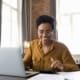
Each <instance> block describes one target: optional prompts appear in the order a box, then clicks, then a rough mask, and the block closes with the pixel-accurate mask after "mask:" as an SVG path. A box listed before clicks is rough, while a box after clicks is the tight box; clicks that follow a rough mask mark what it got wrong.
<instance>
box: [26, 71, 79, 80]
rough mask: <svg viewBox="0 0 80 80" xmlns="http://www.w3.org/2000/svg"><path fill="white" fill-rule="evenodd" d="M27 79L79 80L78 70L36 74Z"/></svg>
mask: <svg viewBox="0 0 80 80" xmlns="http://www.w3.org/2000/svg"><path fill="white" fill-rule="evenodd" d="M27 80H80V71H76V72H59V73H57V74H38V75H36V76H34V77H31V78H29V79H27Z"/></svg>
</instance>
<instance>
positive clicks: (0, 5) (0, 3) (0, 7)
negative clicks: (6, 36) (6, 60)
mask: <svg viewBox="0 0 80 80" xmlns="http://www.w3.org/2000/svg"><path fill="white" fill-rule="evenodd" d="M1 9H2V0H0V45H1V12H2V11H1Z"/></svg>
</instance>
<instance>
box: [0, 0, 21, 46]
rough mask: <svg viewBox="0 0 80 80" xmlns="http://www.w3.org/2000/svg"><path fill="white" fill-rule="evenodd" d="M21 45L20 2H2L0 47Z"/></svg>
mask: <svg viewBox="0 0 80 80" xmlns="http://www.w3.org/2000/svg"><path fill="white" fill-rule="evenodd" d="M20 45H21V0H3V1H2V25H1V47H16V46H20Z"/></svg>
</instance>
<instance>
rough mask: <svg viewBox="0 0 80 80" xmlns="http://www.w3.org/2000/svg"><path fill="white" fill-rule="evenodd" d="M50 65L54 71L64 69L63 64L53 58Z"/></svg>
mask: <svg viewBox="0 0 80 80" xmlns="http://www.w3.org/2000/svg"><path fill="white" fill-rule="evenodd" d="M50 67H51V69H52V70H55V71H63V70H64V66H63V64H62V63H61V62H60V61H59V60H54V59H53V58H51V66H50Z"/></svg>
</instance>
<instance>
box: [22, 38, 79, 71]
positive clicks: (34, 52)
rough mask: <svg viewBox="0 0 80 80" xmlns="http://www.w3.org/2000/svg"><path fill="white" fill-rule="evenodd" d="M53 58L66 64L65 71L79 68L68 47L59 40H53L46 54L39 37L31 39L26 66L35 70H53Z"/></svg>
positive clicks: (26, 56) (25, 61)
mask: <svg viewBox="0 0 80 80" xmlns="http://www.w3.org/2000/svg"><path fill="white" fill-rule="evenodd" d="M51 58H53V59H54V60H60V61H61V62H62V63H63V65H64V71H75V70H79V68H78V66H77V65H76V64H75V62H74V60H73V58H72V56H71V54H70V52H69V50H68V48H67V47H66V46H65V45H64V44H62V43H60V42H57V41H53V46H51V47H50V50H49V51H48V52H47V54H44V52H43V50H42V47H41V41H40V40H39V39H36V40H33V41H31V43H30V47H29V48H28V49H27V51H26V52H25V56H24V58H23V61H24V65H25V67H28V66H31V67H32V69H33V70H35V71H40V70H51V69H50V65H51V61H50V59H51Z"/></svg>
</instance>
